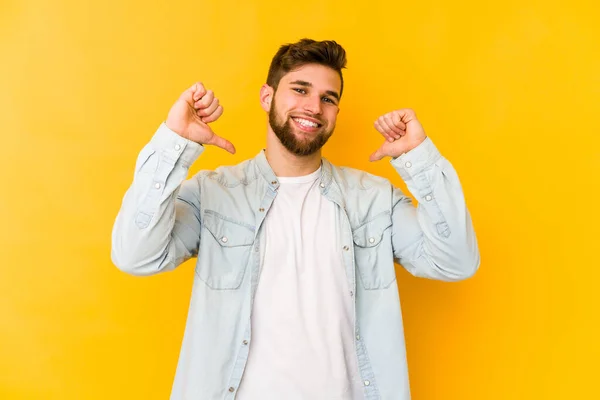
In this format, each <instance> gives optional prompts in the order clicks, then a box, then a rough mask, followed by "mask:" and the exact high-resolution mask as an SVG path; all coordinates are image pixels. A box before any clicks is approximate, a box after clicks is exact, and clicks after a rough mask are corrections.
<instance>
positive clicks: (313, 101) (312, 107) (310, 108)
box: [304, 96, 322, 115]
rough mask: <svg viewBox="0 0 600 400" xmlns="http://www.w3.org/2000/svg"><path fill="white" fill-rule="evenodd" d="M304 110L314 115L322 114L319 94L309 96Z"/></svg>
mask: <svg viewBox="0 0 600 400" xmlns="http://www.w3.org/2000/svg"><path fill="white" fill-rule="evenodd" d="M304 110H306V111H307V112H309V113H311V114H314V115H320V114H321V112H322V109H321V98H320V97H319V96H310V97H308V98H307V99H306V101H305V102H304Z"/></svg>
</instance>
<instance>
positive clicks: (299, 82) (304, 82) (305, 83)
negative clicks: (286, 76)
mask: <svg viewBox="0 0 600 400" xmlns="http://www.w3.org/2000/svg"><path fill="white" fill-rule="evenodd" d="M290 85H300V86H305V87H313V84H312V83H310V82H306V81H300V80H298V81H294V82H290ZM325 93H326V94H328V95H330V96H331V97H335V99H336V100H337V101H339V100H340V95H339V94H338V93H337V92H334V91H333V90H326V91H325Z"/></svg>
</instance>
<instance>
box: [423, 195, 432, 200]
mask: <svg viewBox="0 0 600 400" xmlns="http://www.w3.org/2000/svg"><path fill="white" fill-rule="evenodd" d="M431 199H433V197H431V195H427V196H425V200H427V201H431Z"/></svg>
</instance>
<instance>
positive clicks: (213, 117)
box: [202, 105, 223, 124]
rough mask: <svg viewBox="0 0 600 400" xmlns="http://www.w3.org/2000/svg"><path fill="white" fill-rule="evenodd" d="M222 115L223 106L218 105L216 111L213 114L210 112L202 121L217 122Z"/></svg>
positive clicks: (206, 122)
mask: <svg viewBox="0 0 600 400" xmlns="http://www.w3.org/2000/svg"><path fill="white" fill-rule="evenodd" d="M221 115H223V106H221V105H219V106H218V107H217V109H216V110H215V112H213V113H212V114H210V115H209V116H207V117H204V118H202V122H204V123H205V124H208V123H211V122H215V121H216V120H218V119H219V117H220V116H221Z"/></svg>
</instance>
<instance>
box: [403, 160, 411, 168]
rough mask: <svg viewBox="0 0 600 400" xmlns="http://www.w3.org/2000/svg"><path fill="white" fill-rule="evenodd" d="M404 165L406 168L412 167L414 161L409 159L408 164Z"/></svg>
mask: <svg viewBox="0 0 600 400" xmlns="http://www.w3.org/2000/svg"><path fill="white" fill-rule="evenodd" d="M404 166H405V167H406V168H410V167H412V163H411V162H410V161H407V162H406V164H404Z"/></svg>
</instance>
